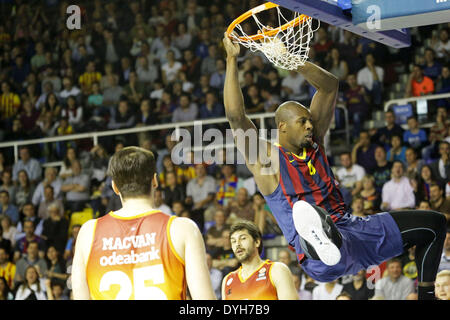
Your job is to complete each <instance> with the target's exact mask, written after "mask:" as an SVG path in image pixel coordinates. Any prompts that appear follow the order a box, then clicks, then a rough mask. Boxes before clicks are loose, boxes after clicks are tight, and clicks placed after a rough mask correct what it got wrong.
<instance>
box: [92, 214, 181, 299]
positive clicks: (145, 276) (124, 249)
mask: <svg viewBox="0 0 450 320" xmlns="http://www.w3.org/2000/svg"><path fill="white" fill-rule="evenodd" d="M174 218H175V217H170V216H168V215H166V214H165V213H162V212H161V211H156V210H155V211H151V212H147V213H144V214H141V215H138V216H134V217H130V218H124V217H119V216H117V215H115V214H114V213H113V212H111V213H109V214H107V215H105V216H103V217H101V218H99V219H97V221H96V225H95V228H94V238H93V243H92V248H91V252H90V255H89V259H88V262H87V266H86V276H87V282H88V286H89V292H90V294H91V298H92V299H94V300H113V299H120V300H127V299H131V300H133V299H134V300H165V299H169V300H184V299H185V298H186V277H185V269H184V261H183V260H182V259H181V257H180V256H179V255H178V254H177V253H176V251H175V249H174V247H173V245H172V241H171V239H170V233H169V230H170V225H171V223H172V221H173V219H174Z"/></svg>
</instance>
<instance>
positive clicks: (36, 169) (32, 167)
mask: <svg viewBox="0 0 450 320" xmlns="http://www.w3.org/2000/svg"><path fill="white" fill-rule="evenodd" d="M19 157H20V160H19V161H17V162H16V163H14V166H13V176H12V179H13V181H14V183H15V184H17V179H18V174H19V171H20V170H25V171H26V172H27V173H28V177H29V178H30V181H31V183H32V184H34V185H36V184H37V183H38V182H39V181H40V180H41V177H42V168H41V164H40V163H39V161H38V160H37V159H35V158H32V157H31V155H30V149H29V148H28V147H27V146H23V147H22V148H21V149H20V151H19Z"/></svg>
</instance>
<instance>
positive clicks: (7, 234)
mask: <svg viewBox="0 0 450 320" xmlns="http://www.w3.org/2000/svg"><path fill="white" fill-rule="evenodd" d="M0 227H1V229H2V238H3V239H6V240H9V241H10V242H11V247H12V248H13V247H15V245H16V235H17V228H16V226H14V225H13V224H12V220H11V218H10V217H8V216H6V215H0ZM11 253H12V251H11Z"/></svg>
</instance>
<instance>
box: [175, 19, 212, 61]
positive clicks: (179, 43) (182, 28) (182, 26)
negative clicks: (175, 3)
mask: <svg viewBox="0 0 450 320" xmlns="http://www.w3.org/2000/svg"><path fill="white" fill-rule="evenodd" d="M192 40H193V37H192V33H190V32H188V31H187V27H186V23H184V22H180V23H178V26H177V33H176V35H175V36H174V38H173V45H174V46H175V47H176V48H177V49H178V50H181V51H183V50H186V49H187V48H190V47H191V45H192ZM210 55H211V53H210Z"/></svg>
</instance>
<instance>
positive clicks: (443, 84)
mask: <svg viewBox="0 0 450 320" xmlns="http://www.w3.org/2000/svg"><path fill="white" fill-rule="evenodd" d="M435 87H436V93H447V92H450V69H449V67H447V66H444V67H443V68H442V71H441V74H440V75H439V77H438V79H437V80H436V86H435ZM438 103H439V102H438ZM444 103H445V102H444Z"/></svg>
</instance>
